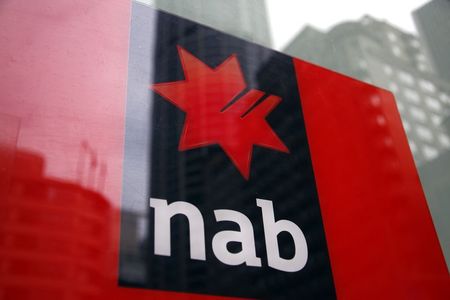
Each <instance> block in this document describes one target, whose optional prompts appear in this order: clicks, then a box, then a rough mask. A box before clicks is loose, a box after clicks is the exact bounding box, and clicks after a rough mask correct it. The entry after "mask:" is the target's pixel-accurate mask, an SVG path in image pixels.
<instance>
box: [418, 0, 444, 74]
mask: <svg viewBox="0 0 450 300" xmlns="http://www.w3.org/2000/svg"><path fill="white" fill-rule="evenodd" d="M413 16H414V21H415V23H416V26H417V29H418V31H419V35H420V38H421V41H422V42H423V44H424V48H425V51H426V53H427V54H428V56H429V59H430V62H431V65H432V67H433V70H434V71H435V72H436V73H437V74H438V75H439V76H441V77H442V78H444V79H445V80H447V81H450V59H449V53H450V34H449V32H450V1H449V0H433V1H430V2H428V3H427V4H425V5H424V6H422V7H420V8H419V9H417V10H416V11H415V12H414V13H413Z"/></svg>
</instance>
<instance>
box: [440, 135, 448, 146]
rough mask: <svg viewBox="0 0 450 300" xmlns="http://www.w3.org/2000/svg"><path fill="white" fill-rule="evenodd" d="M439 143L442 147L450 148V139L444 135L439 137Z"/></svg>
mask: <svg viewBox="0 0 450 300" xmlns="http://www.w3.org/2000/svg"><path fill="white" fill-rule="evenodd" d="M439 142H441V144H442V146H444V147H450V138H449V137H448V136H446V135H445V134H440V135H439Z"/></svg>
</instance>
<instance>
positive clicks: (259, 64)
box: [119, 3, 336, 299]
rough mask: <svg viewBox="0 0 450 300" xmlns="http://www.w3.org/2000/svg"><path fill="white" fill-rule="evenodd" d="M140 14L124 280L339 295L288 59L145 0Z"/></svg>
mask: <svg viewBox="0 0 450 300" xmlns="http://www.w3.org/2000/svg"><path fill="white" fill-rule="evenodd" d="M132 20H133V22H132V26H131V39H130V51H129V53H130V54H129V71H128V96H127V108H126V133H125V159H124V167H123V168H124V184H123V195H122V206H121V210H122V218H121V241H120V242H121V244H120V264H119V265H120V267H119V284H120V285H121V286H123V287H138V288H142V289H146V290H148V291H149V293H151V292H152V291H157V292H158V293H161V291H162V292H167V293H168V294H167V298H168V299H171V297H174V298H176V297H175V296H176V295H180V294H179V293H181V295H183V294H186V293H188V294H190V296H189V295H188V296H183V297H193V298H195V295H203V296H204V295H215V296H226V297H234V298H236V297H237V298H259V299H335V297H336V295H335V290H334V283H333V277H332V273H331V268H330V261H329V258H328V249H327V245H326V240H325V233H324V229H323V223H322V217H321V212H320V207H319V201H318V197H317V190H316V183H315V178H314V173H313V169H312V162H311V157H310V153H309V146H308V139H307V136H306V129H305V123H304V120H303V114H302V107H301V101H300V96H299V88H298V86H297V78H296V73H295V69H294V65H293V61H292V58H291V57H289V56H286V55H284V54H281V53H278V52H275V51H272V50H270V49H267V48H264V47H262V46H259V45H256V44H252V43H249V42H246V41H243V40H241V39H238V38H235V37H232V36H229V35H226V34H223V33H220V32H218V31H215V30H213V29H211V28H208V27H205V26H202V25H199V24H196V23H194V22H191V21H188V20H185V19H182V18H179V17H176V16H172V15H170V14H167V13H163V12H159V11H155V10H153V9H152V8H150V7H148V6H145V5H141V4H137V3H136V4H135V5H134V6H133V16H132ZM150 28H151V29H152V30H151V32H152V34H150ZM173 292H177V293H176V294H175V293H173ZM174 295H175V296H174Z"/></svg>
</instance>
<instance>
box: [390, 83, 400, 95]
mask: <svg viewBox="0 0 450 300" xmlns="http://www.w3.org/2000/svg"><path fill="white" fill-rule="evenodd" d="M389 89H390V90H391V91H392V92H393V93H394V94H395V93H397V92H398V85H397V84H396V83H395V82H390V83H389Z"/></svg>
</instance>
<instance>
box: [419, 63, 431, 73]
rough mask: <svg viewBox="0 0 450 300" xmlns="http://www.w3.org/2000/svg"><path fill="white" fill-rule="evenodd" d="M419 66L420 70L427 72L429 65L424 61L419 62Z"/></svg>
mask: <svg viewBox="0 0 450 300" xmlns="http://www.w3.org/2000/svg"><path fill="white" fill-rule="evenodd" d="M417 68H419V70H420V71H422V72H425V71H427V70H428V67H427V66H426V65H425V64H424V63H418V64H417Z"/></svg>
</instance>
